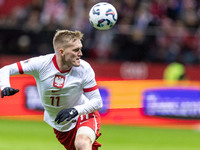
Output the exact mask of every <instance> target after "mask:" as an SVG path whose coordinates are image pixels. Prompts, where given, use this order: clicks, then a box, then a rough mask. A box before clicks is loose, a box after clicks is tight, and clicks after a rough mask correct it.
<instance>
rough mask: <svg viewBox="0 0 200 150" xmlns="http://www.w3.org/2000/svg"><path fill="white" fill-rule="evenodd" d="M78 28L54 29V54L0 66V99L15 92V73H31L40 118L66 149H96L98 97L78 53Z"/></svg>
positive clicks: (81, 35)
mask: <svg viewBox="0 0 200 150" xmlns="http://www.w3.org/2000/svg"><path fill="white" fill-rule="evenodd" d="M82 37H83V34H82V33H81V32H80V31H69V30H58V31H57V32H56V33H55V36H54V38H53V47H54V50H55V53H54V54H47V55H44V56H39V57H33V58H30V59H28V60H25V61H20V62H17V63H14V64H11V65H7V66H4V67H3V68H1V69H0V74H1V76H0V86H1V98H3V97H4V96H11V95H14V94H16V93H17V92H19V90H18V89H14V88H12V87H11V85H10V81H9V77H10V75H15V74H30V75H33V76H34V78H35V80H36V83H37V88H38V91H39V95H40V98H41V101H42V104H43V106H44V120H45V122H47V123H48V124H49V125H50V126H52V127H53V129H54V133H55V134H56V137H57V139H58V140H59V141H60V143H61V144H63V145H64V146H65V148H66V149H67V150H97V149H98V147H100V146H101V144H99V143H98V142H97V141H96V139H97V138H98V137H99V136H100V133H99V129H100V125H101V122H100V115H99V113H98V110H99V109H101V108H102V105H103V104H102V99H101V96H100V93H99V90H98V86H97V83H96V81H95V74H94V71H93V69H92V68H91V66H90V65H89V64H88V63H87V62H86V61H84V60H82V59H80V58H81V56H82V51H81V49H82V42H81V40H82Z"/></svg>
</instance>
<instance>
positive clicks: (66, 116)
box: [55, 108, 78, 124]
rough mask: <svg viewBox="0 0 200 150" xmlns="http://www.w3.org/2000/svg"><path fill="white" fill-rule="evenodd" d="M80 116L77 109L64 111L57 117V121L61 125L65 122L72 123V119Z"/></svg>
mask: <svg viewBox="0 0 200 150" xmlns="http://www.w3.org/2000/svg"><path fill="white" fill-rule="evenodd" d="M77 115H78V111H77V110H76V109H75V108H69V109H63V110H61V111H60V112H59V113H58V115H57V116H56V119H55V121H56V122H57V123H58V124H59V123H60V122H63V121H64V120H66V121H70V120H71V119H72V118H74V117H76V116H77Z"/></svg>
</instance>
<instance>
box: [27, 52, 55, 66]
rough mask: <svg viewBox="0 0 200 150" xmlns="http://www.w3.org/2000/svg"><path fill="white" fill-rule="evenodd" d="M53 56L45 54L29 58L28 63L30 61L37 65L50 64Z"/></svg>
mask: <svg viewBox="0 0 200 150" xmlns="http://www.w3.org/2000/svg"><path fill="white" fill-rule="evenodd" d="M54 55H55V54H47V55H40V56H36V57H32V58H30V59H29V60H28V61H31V62H32V63H37V64H41V63H42V64H44V63H48V62H51V61H52V59H53V57H54Z"/></svg>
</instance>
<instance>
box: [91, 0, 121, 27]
mask: <svg viewBox="0 0 200 150" xmlns="http://www.w3.org/2000/svg"><path fill="white" fill-rule="evenodd" d="M89 21H90V23H91V24H92V26H93V27H94V28H96V29H98V30H108V29H110V28H112V27H113V26H114V25H115V23H116V21H117V11H116V9H115V7H114V6H113V5H111V4H110V3H107V2H100V3H97V4H95V5H94V6H93V7H92V8H91V9H90V12H89Z"/></svg>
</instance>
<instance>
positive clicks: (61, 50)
mask: <svg viewBox="0 0 200 150" xmlns="http://www.w3.org/2000/svg"><path fill="white" fill-rule="evenodd" d="M58 52H59V54H60V55H61V56H63V55H64V50H63V49H62V48H60V49H59V50H58Z"/></svg>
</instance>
